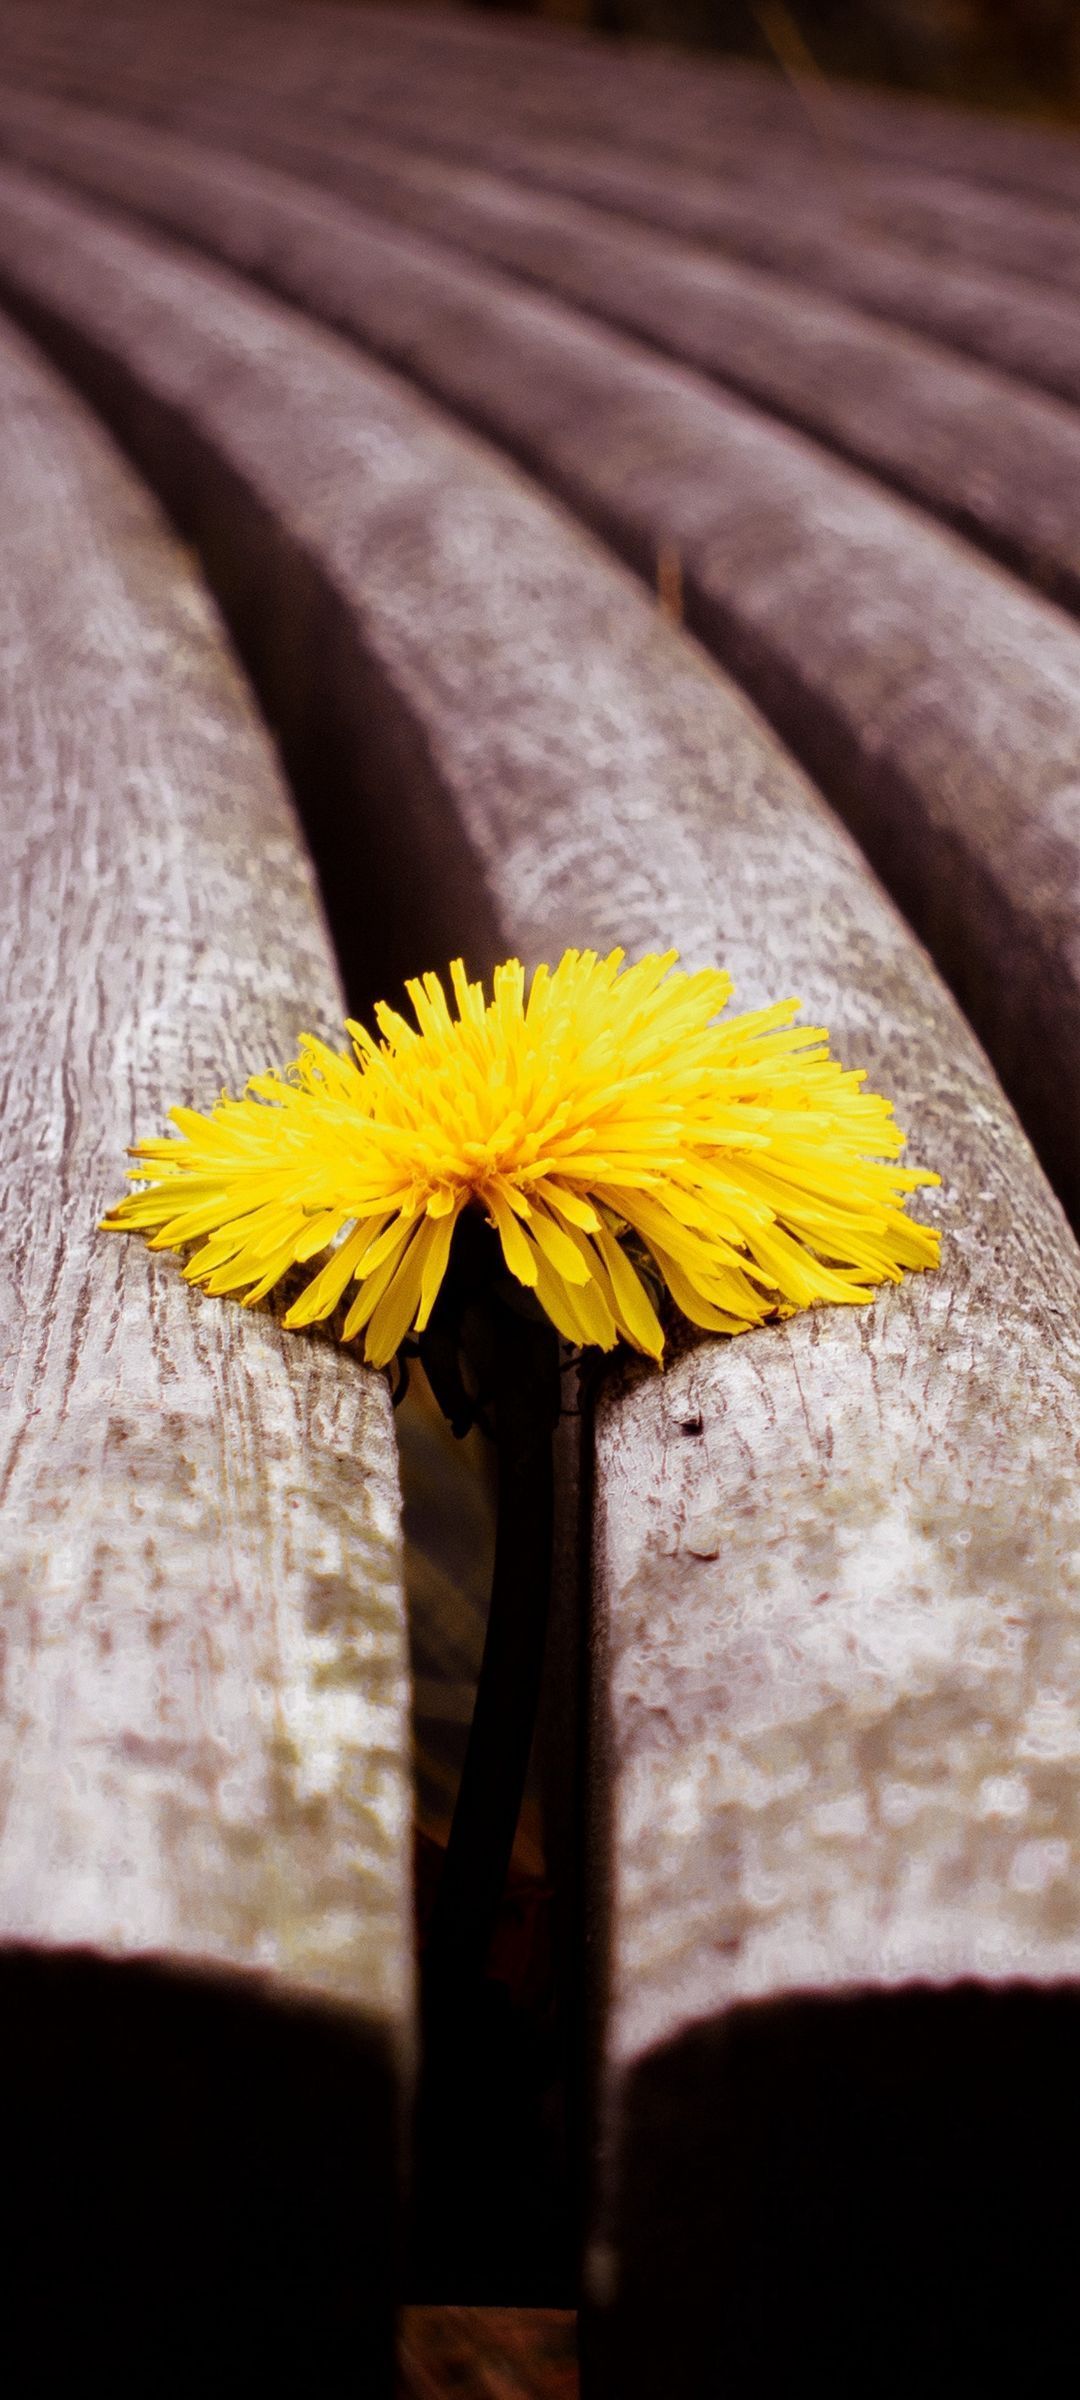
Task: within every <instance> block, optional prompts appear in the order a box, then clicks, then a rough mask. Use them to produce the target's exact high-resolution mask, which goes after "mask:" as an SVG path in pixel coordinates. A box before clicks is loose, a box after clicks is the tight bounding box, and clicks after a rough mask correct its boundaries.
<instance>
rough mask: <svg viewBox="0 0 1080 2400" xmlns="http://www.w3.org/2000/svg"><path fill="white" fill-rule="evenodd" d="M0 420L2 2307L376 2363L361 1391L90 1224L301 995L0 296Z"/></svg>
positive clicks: (372, 1592) (373, 1840)
mask: <svg viewBox="0 0 1080 2400" xmlns="http://www.w3.org/2000/svg"><path fill="white" fill-rule="evenodd" d="M0 420H2V424H3V441H2V442H0V521H2V523H3V529H4V536H3V538H4V568H5V571H4V579H3V596H2V601H0V607H2V611H3V632H2V638H0V745H2V758H3V767H2V773H0V821H2V847H3V856H4V868H5V873H4V879H3V889H2V895H0V909H2V913H3V919H4V927H3V949H4V956H5V961H6V968H7V973H6V978H5V996H4V1001H3V1017H4V1031H5V1043H4V1047H5V1052H6V1056H7V1069H6V1074H5V1082H4V1129H5V1145H4V1146H5V1159H6V1170H5V1177H4V1187H3V1224H4V1232H5V1255H6V1259H7V1276H6V1284H7V1294H6V1303H5V1308H4V1312H3V1339H4V1349H5V1367H4V1373H3V1386H2V1388H3V1410H2V1418H0V1457H2V1461H3V1485H4V1497H5V1506H4V1515H3V1530H2V1535H0V1578H2V1593H3V1626H4V1705H3V1710H2V1713H0V1762H2V1763H0V1792H2V1807H0V2010H2V2017H3V2025H4V2058H5V2062H6V2064H5V2101H4V2114H5V2161H6V2169H7V2171H6V2175H5V2194H6V2198H5V2203H4V2209H3V2224H4V2239H5V2247H6V2252H7V2256H8V2259H9V2268H10V2275H11V2282H10V2287H9V2294H8V2325H9V2328H11V2329H12V2339H13V2340H15V2338H16V2331H17V2329H18V2328H20V2327H21V2329H22V2331H23V2333H24V2335H25V2336H26V2338H27V2339H28V2340H30V2339H32V2340H33V2343H34V2345H35V2354H41V2355H45V2353H44V2352H42V2351H41V2344H42V2342H43V2341H44V2340H46V2339H47V2342H48V2345H49V2347H48V2352H47V2355H48V2356H49V2358H50V2360H51V2361H52V2360H54V2361H55V2363H56V2366H57V2371H58V2372H59V2371H60V2369H61V2367H63V2370H64V2376H65V2379H66V2375H67V2373H68V2371H69V2370H70V2371H74V2370H75V2368H76V2367H77V2370H78V2373H79V2377H80V2380H81V2379H82V2378H83V2377H85V2375H86V2373H87V2372H88V2371H89V2369H90V2368H91V2367H93V2366H94V2365H95V2364H96V2365H97V2366H98V2367H100V2368H103V2369H105V2370H107V2372H108V2374H109V2376H110V2378H111V2379H113V2380H115V2378H116V2376H117V2374H119V2375H120V2377H121V2379H122V2380H123V2381H124V2382H127V2381H128V2380H129V2379H130V2378H133V2379H135V2380H138V2381H141V2380H142V2375H143V2363H142V2362H143V2361H147V2362H149V2361H150V2360H152V2359H155V2358H156V2359H159V2360H161V2369H160V2372H161V2375H162V2376H163V2377H164V2379H165V2384H166V2388H167V2389H169V2390H173V2389H179V2388H180V2387H181V2384H183V2387H184V2388H191V2384H192V2382H194V2381H197V2380H198V2379H199V2378H200V2377H201V2375H202V2373H203V2371H204V2368H205V2359H206V2356H207V2355H208V2353H209V2352H210V2351H211V2349H212V2354H213V2356H214V2357H215V2359H216V2360H218V2361H219V2362H220V2364H221V2371H222V2373H223V2374H225V2375H226V2377H227V2379H228V2380H230V2382H233V2383H235V2385H236V2387H237V2388H250V2383H251V2382H257V2383H258V2384H259V2386H260V2388H264V2389H266V2390H267V2391H278V2390H284V2389H296V2388H297V2377H298V2375H299V2374H300V2372H301V2370H303V2372H304V2373H305V2374H306V2373H307V2371H308V2370H310V2371H311V2372H312V2373H314V2375H315V2377H316V2381H317V2383H318V2387H319V2389H320V2391H323V2390H326V2391H328V2392H338V2391H345V2390H346V2389H348V2390H351V2389H352V2388H353V2372H354V2365H355V2355H356V2347H357V2344H358V2343H360V2344H362V2345H363V2348H364V2354H365V2357H366V2360H367V2362H368V2366H369V2370H370V2375H371V2378H372V2388H373V2390H376V2391H385V2390H387V2389H388V2388H389V2378H390V2374H391V2343H392V2298H393V2275H394V2241H395V2235H394V2222H395V2214H396V2191H397V2185H398V2182H399V2179H400V2174H401V2155H400V2152H401V2117H402V2112H403V2108H404V2102H405V2096H406V2092H407V2088H408V2083H409V2078H410V2067H411V2050H412V1967H411V1910H410V1873H409V1862H410V1848H409V1841H410V1813H411V1812H410V1785H409V1729H408V1716H407V1673H406V1660H405V1648H404V1625H403V1599H402V1591H401V1580H400V1541H399V1528H398V1499H397V1481H396V1468H395V1458H394V1445H393V1437H392V1430H391V1423H390V1410H389V1401H388V1395H387V1391H386V1387H385V1384H384V1382H383V1381H382V1380H381V1379H380V1378H378V1377H376V1376H373V1375H371V1374H369V1373H368V1372H366V1371H365V1370H363V1369H362V1368H360V1367H358V1366H357V1364H356V1362H355V1361H354V1360H352V1359H351V1358H347V1357H344V1356H342V1355H339V1353H338V1352H337V1351H336V1350H335V1349H334V1348H333V1346H332V1345H331V1344H329V1343H327V1342H314V1341H311V1342H301V1341H298V1340H296V1339H295V1338H293V1337H291V1336H288V1335H286V1334H284V1332H283V1331H282V1329H281V1328H280V1326H279V1324H278V1323H277V1322H276V1321H275V1319H274V1317H273V1316H272V1315H270V1314H268V1313H266V1312H265V1311H262V1312H258V1313H252V1314H242V1313H241V1312H240V1311H239V1310H238V1309H223V1308H221V1307H212V1306H206V1307H202V1306H200V1305H199V1304H198V1302H197V1301H196V1300H195V1298H194V1296H193V1294H192V1293H191V1292H190V1290H189V1289H188V1288H187V1287H186V1286H185V1285H184V1284H183V1282H182V1281H181V1279H180V1278H179V1276H178V1275H177V1274H176V1271H175V1265H174V1264H172V1263H171V1262H165V1261H163V1260H155V1259H154V1258H152V1257H151V1255H150V1254H149V1252H148V1251H147V1250H146V1249H145V1247H144V1246H143V1245H142V1244H140V1243H135V1242H131V1241H127V1242H121V1241H118V1240H115V1239H112V1240H110V1239H107V1238H106V1237H105V1236H104V1235H102V1234H100V1233H99V1231H98V1230H97V1222H98V1218H99V1217H100V1215H101V1213H102V1210H103V1208H104V1207H105V1206H106V1205H107V1204H108V1203H110V1202H111V1201H112V1200H113V1199H114V1198H115V1197H116V1196H117V1194H118V1192H119V1191H120V1190H121V1189H122V1175H123V1164H124V1158H123V1153H124V1149H125V1145H126V1144H127V1143H129V1142H130V1141H131V1140H132V1139H133V1138H134V1137H135V1136H136V1135H142V1136H145V1135H146V1134H148V1133H149V1132H151V1131H156V1130H158V1129H159V1128H160V1126H161V1123H162V1120H163V1116H164V1111H165V1109H166V1107H167V1106H168V1105H170V1104H171V1103H172V1102H174V1101H188V1102H193V1103H197V1104H205V1103H206V1102H208V1101H209V1100H211V1099H212V1098H213V1096H214V1093H215V1092H216V1091H217V1090H220V1088H221V1085H222V1082H223V1081H228V1082H229V1083H230V1084H232V1085H233V1086H234V1087H235V1086H236V1085H237V1084H238V1083H239V1082H240V1081H241V1080H242V1079H243V1077H244V1076H245V1075H246V1073H248V1072H249V1071H250V1070H251V1069H252V1068H253V1067H254V1066H255V1065H256V1064H257V1063H260V1062H261V1061H262V1060H263V1059H264V1058H266V1057H268V1056H269V1057H274V1056H282V1057H285V1056H288V1055H289V1054H290V1052H291V1050H292V1047H293V1045H294V1043H295V1039H296V1034H297V1032H298V1030H299V1029H300V1027H301V1026H302V1025H306V1024H308V1023H310V1022H311V1020H312V1017H314V1019H315V1020H316V1022H317V1023H318V1024H319V1025H321V1026H322V1027H323V1028H324V1029H329V1028H331V1027H333V1026H334V1025H335V1024H337V1023H339V1022H340V1015H341V1008H342V999H341V993H340V989H339V986H338V982H337V977H336V974H335V971H334V967H333V965H332V962H331V957H330V952H329V947H328V943H327V938H326V933H325V928H324V925H323V920H322V916H321V911H320V908H319V903H318V900H317V897H316V894H315V890H314V885H313V878H312V874H311V870H310V867H309V865H308V862H307V859H306V856H305V853H304V850H303V847H302V844H301V841H300V838H299V835H298V831H297V827H296V822H295V818H294V816H293V813H292V810H291V807H290V805H289V802H288V800H287V798H286V796H285V793H284V791H283V788H282V784H281V780H280V776H279V773H278V771H277V768H276V765H275V762H274V758H273V753H272V750H271V748H270V745H269V742H268V740H267V738H266V736H265V734H264V732H263V731H262V729H261V727H260V726H259V724H258V721H257V719H256V718H255V716H254V713H253V710H252V707H251V702H250V697H249V695H248V693H247V691H246V690H245V687H244V685H243V682H242V680H241V678H240V676H239V675H238V673H237V670H236V668H235V666H234V665H233V663H232V661H231V659H230V655H229V652H228V650H227V647H226V645H225V644H224V642H223V640H222V636H221V630H220V626H219V623H218V621H217V618H216V615H215V612H214V610H213V608H212V607H211V605H210V603H209V600H208V599H207V597H206V596H205V595H204V593H203V590H202V588H201V586H200V584H199V583H198V581H197V579H196V578H195V577H194V575H193V574H192V572H191V567H190V563H189V560H188V557H187V555H186V554H185V553H184V552H183V551H182V550H181V549H180V547H179V546H178V544H177V542H176V540H175V538H174V537H173V536H171V535H170V534H169V532H168V531H167V529H166V528H165V526H164V525H163V523H162V521H161V519H160V517H159V515H158V512H157V509H156V508H155V507H154V506H153V505H152V504H151V502H150V501H149V499H148V498H147V497H146V496H145V494H144V493H143V491H142V490H141V489H140V487H139V486H138V484H137V483H136V482H135V480H134V479H133V477H132V475H131V473H130V472H129V470H128V469H127V468H126V467H125V466H124V465H123V464H122V462H121V461H120V459H119V458H118V456H117V455H116V453H115V452H114V450H113V449H112V446H111V444H110V443H109V442H108V441H107V440H106V439H105V437H104V436H103V435H102V433H101V431H100V430H99V428H98V427H97V426H96V425H95V424H94V422H93V420H92V419H90V418H89V417H88V415H87V414H86V413H85V412H84V411H83V409H82V407H81V405H80V404H79V403H77V402H76V401H74V400H73V399H72V397H71V396H70V395H69V394H68V393H67V392H65V390H64V388H63V387H62V385H61V384H60V383H59V382H58V381H57V379H56V378H55V377H54V375H53V374H52V372H51V370H48V369H46V367H45V366H44V364H43V362H42V361H41V360H40V359H39V358H38V357H37V356H35V355H34V354H33V353H32V352H31V351H30V349H29V347H28V346H26V345H25V344H24V342H23V339H22V337H21V336H16V335H15V334H14V333H12V332H11V330H10V329H9V328H5V329H4V332H3V337H2V343H0ZM46 2323H47V2324H48V2326H49V2330H48V2333H47V2335H46V2334H45V2333H44V2332H43V2325H45V2324H46ZM163 2326H167V2327H168V2328H169V2331H168V2336H167V2347H166V2350H165V2352H164V2355H163V2354H162V2343H163V2341H164V2340H165V2338H166V2337H165V2336H164V2335H163V2331H162V2328H163ZM28 2354H29V2353H28ZM136 2361H138V2362H139V2364H138V2365H136ZM147 2372H148V2373H149V2375H150V2380H151V2381H153V2382H155V2383H156V2382H157V2381H158V2373H159V2371H158V2368H157V2367H153V2368H151V2367H150V2366H149V2364H148V2365H147ZM174 2375H175V2376H176V2378H177V2379H178V2380H177V2381H176V2382H175V2383H174V2381H173V2380H172V2379H173V2376H174Z"/></svg>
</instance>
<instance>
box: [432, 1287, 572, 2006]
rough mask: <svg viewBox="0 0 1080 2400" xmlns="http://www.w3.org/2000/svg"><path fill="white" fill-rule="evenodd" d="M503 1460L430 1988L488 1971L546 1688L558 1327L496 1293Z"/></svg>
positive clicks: (435, 1919)
mask: <svg viewBox="0 0 1080 2400" xmlns="http://www.w3.org/2000/svg"><path fill="white" fill-rule="evenodd" d="M492 1313H493V1326H492V1334H493V1341H492V1354H491V1365H492V1392H491V1398H492V1403H493V1414H494V1423H495V1448H496V1459H497V1472H498V1512H497V1517H496V1526H495V1560H494V1568H493V1572H492V1580H491V1606H490V1610H489V1614H488V1624H487V1634H486V1638H485V1642H484V1655H483V1660H482V1663H481V1667H480V1676H479V1681H478V1684H477V1691H476V1703H475V1707H474V1710H473V1719H472V1726H471V1728H470V1732H469V1741H468V1747H467V1750H466V1753H465V1764H464V1767H463V1769H462V1775H461V1782H460V1785H459V1787H458V1796H457V1802H456V1805H455V1808H454V1816H453V1822H452V1825H451V1828H450V1838H449V1842H448V1845H447V1851H446V1858H445V1862H444V1865H443V1869H442V1874H441V1877H440V1881H439V1888H438V1892H437V1895H436V1899H435V1905H434V1908H433V1910H432V1916H431V1923H430V1926H429V1930H428V1940H427V1946H426V1953H425V1984H426V1986H427V1991H428V1994H429V1996H434V1994H435V1993H436V1992H438V1993H440V1994H443V1993H445V1990H446V1987H447V1986H448V1985H451V1986H454V1985H456V1986H459V1987H463V1986H468V1985H471V1984H473V1983H475V1982H476V1981H477V1980H479V1978H481V1977H482V1975H483V1971H484V1964H485V1960H486V1957H487V1952H488V1947H489V1944H490V1940H491V1934H492V1928H493V1926H494V1922H495V1917H496V1913H497V1911H498V1906H499V1902H500V1900H501V1898H502V1895H503V1891H504V1889H505V1885H506V1879H507V1874H508V1872H509V1867H510V1857H511V1852H512V1850H513V1846H514V1834H515V1830H516V1827H517V1821H518V1817H519V1816H520V1813H521V1802H522V1797H523V1794H524V1790H525V1778H526V1775H527V1772H528V1765H529V1754H530V1751H531V1748H532V1739H533V1731H534V1728H535V1724H536V1714H537V1707H538V1704H539V1696H540V1678H541V1672H542V1668H543V1661H544V1642H545V1636H546V1632H547V1618H548V1602H549V1597H550V1591H551V1552H552V1526H553V1512H554V1470H553V1464H552V1437H553V1433H554V1427H555V1423H556V1420H557V1417H558V1413H559V1401H560V1383H559V1346H558V1339H557V1337H556V1334H555V1332H554V1329H553V1327H552V1326H550V1325H549V1324H547V1323H545V1322H544V1321H542V1320H541V1319H539V1318H534V1317H531V1316H526V1315H523V1314H520V1313H519V1312H518V1310H517V1309H515V1308H513V1307H511V1306H508V1305H507V1304H506V1303H505V1302H503V1301H501V1300H493V1308H492Z"/></svg>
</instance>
